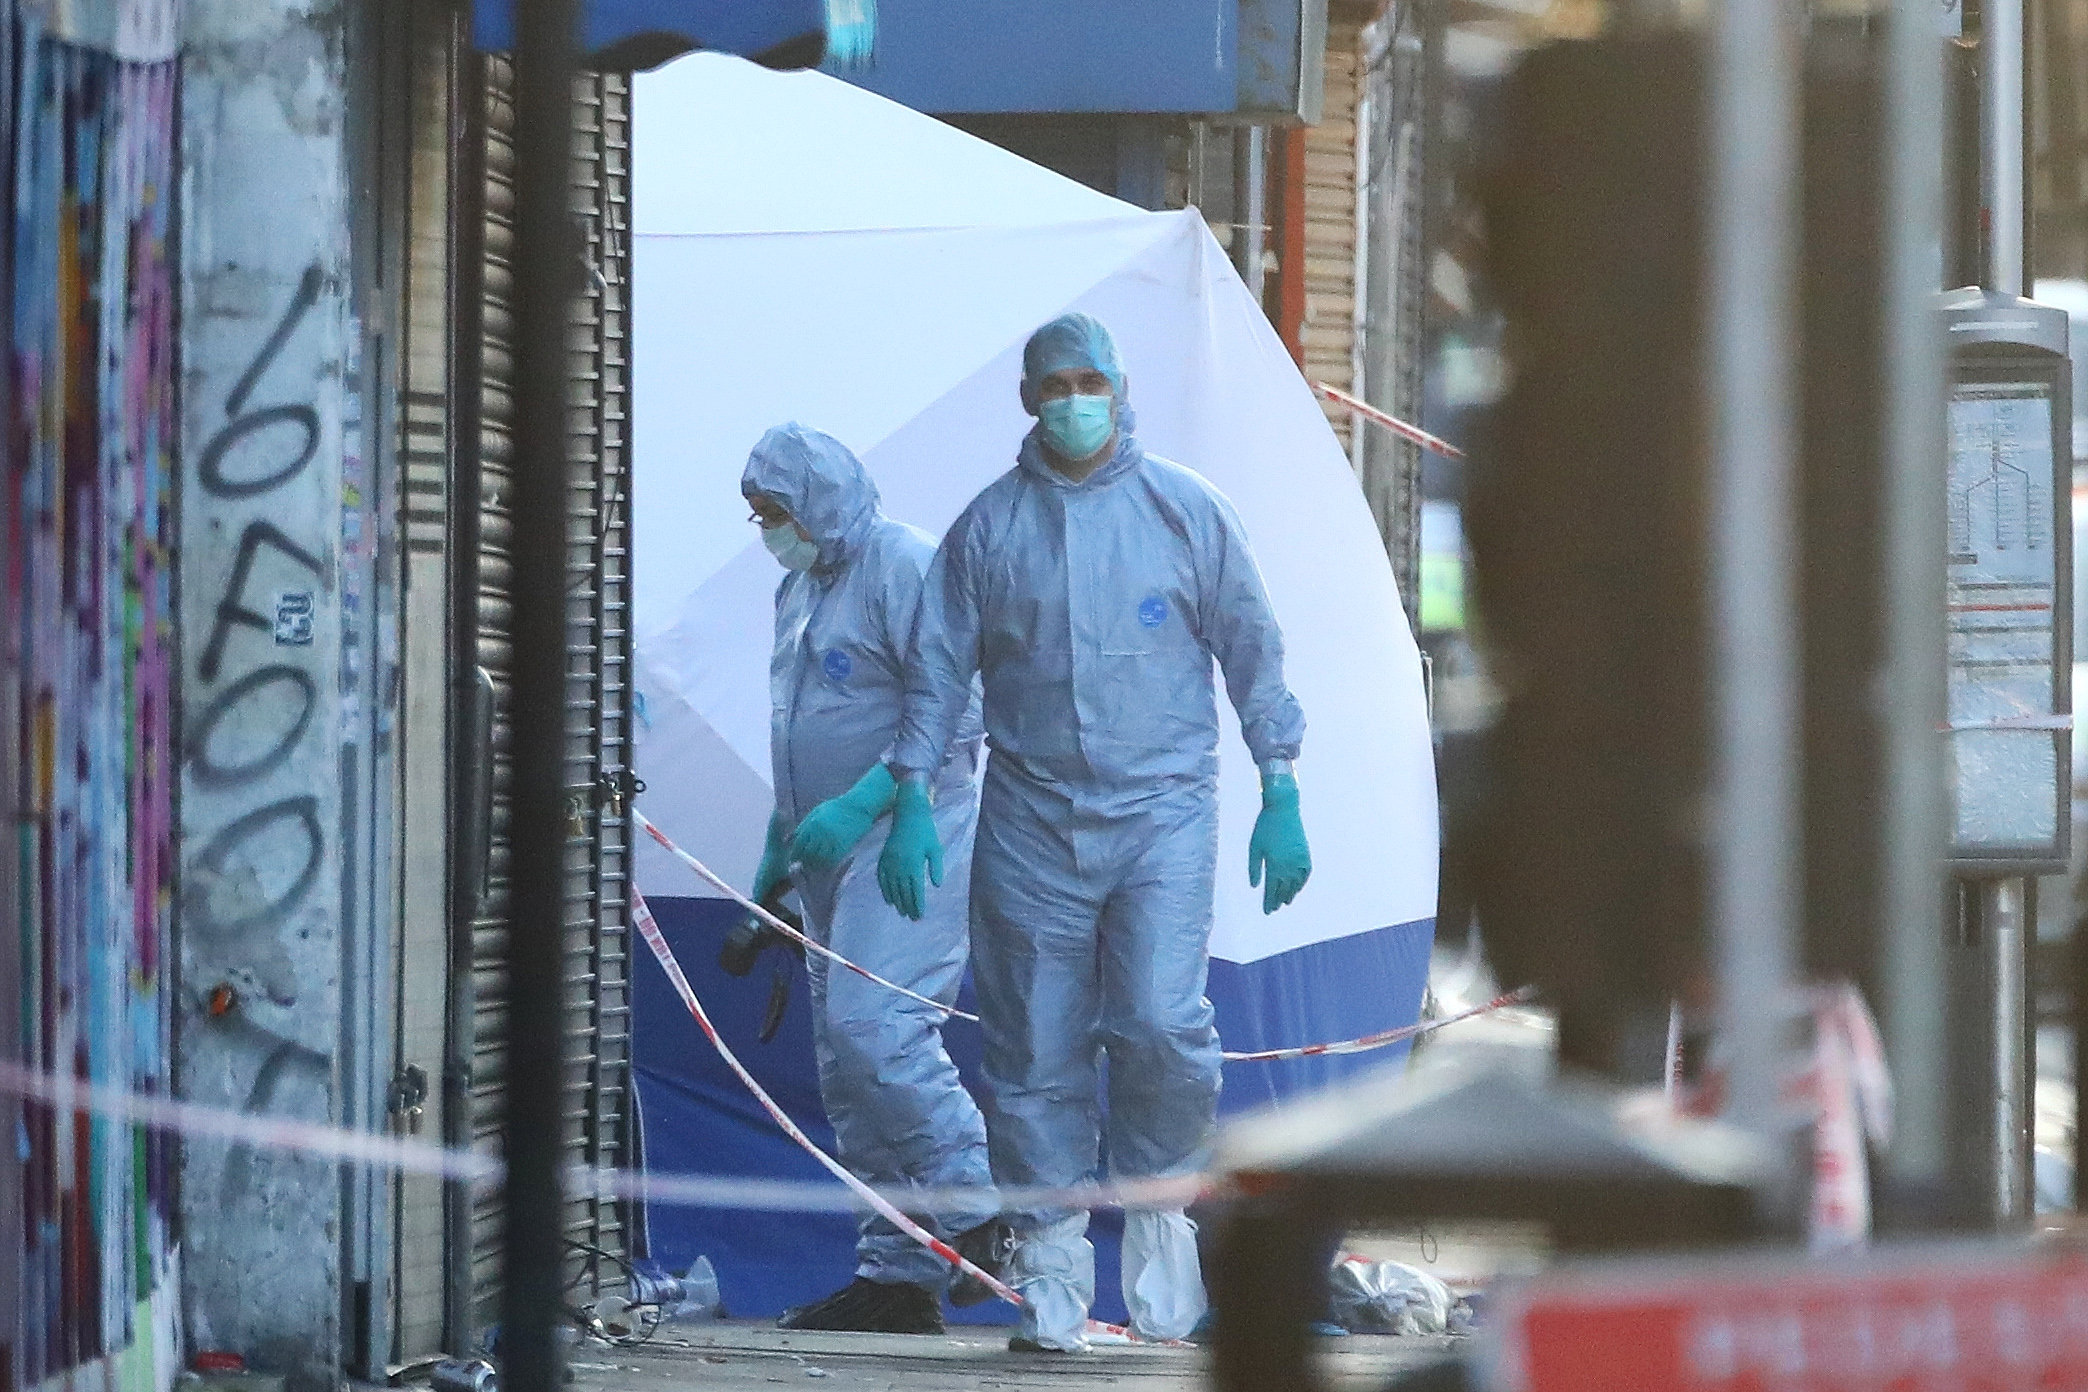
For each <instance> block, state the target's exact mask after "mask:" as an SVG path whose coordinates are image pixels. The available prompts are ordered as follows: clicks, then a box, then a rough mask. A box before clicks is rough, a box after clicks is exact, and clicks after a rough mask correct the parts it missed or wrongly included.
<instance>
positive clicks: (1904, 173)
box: [1877, 0, 1950, 1194]
mask: <svg viewBox="0 0 2088 1392" xmlns="http://www.w3.org/2000/svg"><path fill="white" fill-rule="evenodd" d="M1886 61H1887V73H1886V94H1885V102H1886V119H1885V120H1884V121H1883V122H1882V125H1883V129H1884V133H1885V141H1886V148H1885V170H1884V175H1885V198H1884V212H1885V215H1884V218H1883V224H1884V236H1885V239H1886V245H1885V297H1886V302H1885V314H1884V334H1885V342H1884V344H1883V345H1882V352H1881V353H1880V356H1879V362H1880V364H1881V367H1880V371H1881V373H1882V375H1883V379H1884V383H1883V389H1884V394H1885V429H1884V435H1885V439H1884V449H1885V459H1884V465H1883V468H1882V469H1881V470H1880V477H1881V479H1882V482H1883V486H1884V489H1885V494H1886V496H1885V500H1884V507H1883V522H1884V532H1885V535H1884V565H1883V571H1884V573H1883V576H1882V581H1883V588H1884V593H1883V594H1882V596H1881V597H1880V606H1881V609H1882V611H1883V614H1884V638H1885V652H1884V659H1885V660H1884V667H1883V670H1882V671H1881V672H1880V678H1881V679H1880V681H1879V684H1878V687H1877V690H1878V692H1879V693H1880V695H1879V699H1880V700H1881V701H1883V702H1884V703H1885V704H1884V718H1883V725H1884V730H1883V735H1884V751H1885V762H1886V768H1885V797H1884V799H1883V803H1882V806H1881V807H1880V810H1879V815H1880V817H1881V818H1882V819H1883V823H1884V824H1883V827H1882V828H1881V835H1882V856H1881V861H1882V864H1881V869H1882V873H1883V875H1884V879H1885V883H1884V886H1883V893H1882V896H1881V898H1882V901H1883V908H1884V918H1883V936H1882V941H1881V942H1880V944H1879V952H1880V961H1879V962H1878V980H1879V982H1880V983H1881V984H1882V999H1881V1000H1879V1001H1878V1002H1877V1004H1878V1006H1879V1010H1880V1013H1881V1015H1882V1017H1883V1020H1882V1028H1883V1031H1884V1035H1885V1052H1886V1056H1887V1057H1888V1058H1890V1059H1891V1060H1892V1070H1893V1076H1894V1079H1895V1081H1896V1082H1897V1084H1898V1086H1897V1088H1896V1089H1895V1091H1896V1094H1897V1095H1896V1097H1895V1099H1894V1118H1893V1129H1892V1130H1893V1134H1892V1148H1891V1151H1890V1153H1889V1155H1888V1159H1887V1172H1888V1174H1889V1175H1890V1176H1891V1183H1892V1186H1893V1187H1894V1188H1896V1189H1898V1190H1899V1191H1900V1192H1901V1193H1903V1194H1920V1193H1926V1194H1936V1193H1937V1192H1939V1191H1940V1188H1941V1186H1942V1184H1943V1183H1944V1180H1945V1176H1946V1174H1947V1170H1948V1163H1949V1152H1950V1146H1949V1134H1950V1130H1949V1127H1950V1107H1949V1095H1950V1089H1949V1071H1950V1055H1949V1047H1948V1046H1949V1036H1948V1033H1947V1029H1946V1025H1945V1021H1947V1020H1948V1018H1949V1009H1948V1001H1949V986H1948V982H1947V980H1946V977H1945V974H1944V962H1945V945H1944V936H1943V934H1942V932H1941V931H1940V930H1939V926H1938V923H1937V918H1938V914H1937V906H1938V904H1939V903H1940V902H1941V899H1942V893H1941V891H1942V880H1943V877H1942V870H1941V862H1942V853H1943V842H1942V835H1943V831H1942V829H1943V778H1942V746H1941V743H1940V741H1939V740H1938V738H1937V735H1936V730H1937V728H1938V727H1939V725H1940V724H1941V722H1942V719H1943V548H1942V545H1941V538H1942V537H1943V535H1944V525H1943V488H1942V480H1943V479H1944V477H1945V474H1944V467H1943V362H1944V349H1943V330H1942V325H1941V324H1940V323H1939V322H1938V318H1937V314H1936V307H1935V302H1936V292H1937V291H1938V290H1939V289H1940V288H1941V287H1939V286H1938V285H1937V284H1936V276H1937V268H1936V264H1935V256H1936V253H1935V248H1936V246H1937V244H1938V242H1939V240H1940V238H1941V235H1942V226H1943V54H1942V47H1941V44H1940V43H1939V42H1938V40H1937V38H1936V32H1935V12H1934V6H1933V4H1932V3H1931V0H1893V3H1892V16H1891V23H1890V25H1889V27H1888V32H1887V35H1886Z"/></svg>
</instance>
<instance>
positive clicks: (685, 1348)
mask: <svg viewBox="0 0 2088 1392" xmlns="http://www.w3.org/2000/svg"><path fill="white" fill-rule="evenodd" d="M1007 1340H1008V1334H1007V1330H1006V1329H998V1328H981V1327H977V1326H972V1327H965V1328H960V1329H958V1330H955V1331H953V1332H952V1333H950V1334H947V1335H939V1336H930V1335H918V1334H913V1335H909V1334H813V1333H799V1332H793V1331H785V1330H780V1329H776V1328H774V1327H773V1326H770V1325H767V1324H759V1323H754V1322H751V1321H737V1320H724V1321H716V1322H704V1323H679V1322H677V1323H673V1324H669V1325H666V1326H664V1327H663V1328H661V1329H660V1330H659V1332H658V1333H657V1334H655V1335H654V1337H653V1338H652V1340H651V1342H649V1343H646V1344H643V1345H638V1346H604V1345H601V1344H594V1343H583V1344H582V1345H581V1346H580V1347H578V1348H576V1349H574V1350H573V1352H572V1356H571V1362H570V1366H571V1368H572V1370H573V1380H572V1384H571V1385H572V1387H573V1389H574V1392H681V1389H684V1388H689V1389H702V1392H755V1389H759V1392H769V1389H771V1388H774V1387H805V1388H821V1389H832V1392H842V1389H847V1390H848V1392H958V1389H963V1390H964V1392H972V1389H986V1390H987V1392H1029V1389H1033V1388H1034V1389H1052V1392H1074V1389H1094V1390H1095V1392H1100V1389H1104V1388H1117V1389H1122V1390H1123V1392H1178V1390H1179V1392H1190V1390H1191V1389H1196V1390H1197V1392H1202V1389H1205V1388H1208V1387H1209V1386H1210V1379H1209V1367H1210V1354H1209V1353H1207V1352H1206V1351H1205V1350H1203V1349H1195V1348H1158V1347H1152V1346H1148V1345H1129V1346H1113V1347H1100V1346H1098V1347H1096V1348H1093V1349H1091V1350H1089V1351H1088V1352H1087V1353H1084V1354H1022V1353H1010V1352H1008V1347H1007ZM1455 1342H1456V1341H1454V1340H1452V1339H1450V1338H1394V1337H1392V1336H1389V1335H1361V1334H1357V1335H1350V1336H1349V1337H1348V1338H1345V1339H1325V1340H1322V1341H1320V1347H1321V1351H1322V1352H1321V1358H1322V1360H1323V1361H1322V1367H1323V1370H1324V1374H1325V1377H1326V1380H1327V1385H1328V1386H1329V1387H1330V1388H1332V1389H1338V1392H1379V1389H1381V1388H1382V1387H1383V1386H1384V1385H1385V1384H1386V1382H1388V1381H1389V1380H1390V1379H1391V1378H1392V1376H1393V1374H1395V1373H1397V1372H1400V1371H1402V1370H1404V1369H1407V1368H1412V1367H1414V1366H1416V1365H1417V1364H1420V1363H1423V1362H1426V1361H1428V1360H1430V1359H1432V1358H1434V1357H1436V1356H1439V1355H1440V1354H1442V1353H1443V1352H1444V1351H1445V1350H1447V1349H1449V1348H1450V1347H1452V1346H1453V1344H1454V1343H1455Z"/></svg>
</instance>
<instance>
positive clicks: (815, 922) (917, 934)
mask: <svg viewBox="0 0 2088 1392" xmlns="http://www.w3.org/2000/svg"><path fill="white" fill-rule="evenodd" d="M740 487H741V492H742V493H743V494H744V495H745V497H746V499H747V502H748V504H749V506H750V507H751V508H752V509H753V513H754V520H755V521H756V522H758V523H759V524H760V525H761V527H762V540H763V542H764V543H765V544H766V545H767V546H768V549H769V550H770V552H771V553H772V554H774V556H775V557H776V559H777V560H778V561H779V562H780V563H781V564H782V565H783V567H784V571H785V573H784V576H783V581H782V583H781V584H780V585H779V586H778V587H777V589H776V639H775V648H774V651H773V655H772V656H771V658H770V662H769V692H770V698H771V706H772V711H771V724H770V749H771V757H772V761H773V764H774V774H775V786H776V810H775V814H774V816H773V817H772V818H771V819H770V822H769V829H768V839H767V844H766V847H765V850H764V852H763V855H762V859H761V866H760V868H759V870H757V871H756V874H755V884H754V889H753V898H755V899H756V900H760V899H762V898H764V897H766V896H767V895H768V893H769V892H770V891H771V890H772V889H774V888H775V887H776V886H777V885H778V884H779V883H781V882H782V880H783V879H784V878H785V877H786V876H787V877H788V878H789V879H790V880H791V882H792V884H793V885H794V886H795V887H796V889H797V893H798V898H799V901H800V904H801V906H802V908H803V910H804V918H805V929H806V932H807V933H808V934H810V935H811V936H812V937H813V938H815V939H817V940H818V941H820V942H822V943H824V944H826V945H827V946H829V947H831V948H833V949H834V950H835V951H837V952H839V953H840V954H841V955H842V956H844V957H847V958H849V959H850V960H852V961H855V962H858V963H860V964H861V965H863V966H865V967H867V968H869V969H870V970H871V971H874V972H876V973H878V974H879V975H880V976H884V977H886V978H888V979H890V980H892V981H896V982H898V983H899V984H901V985H903V986H906V987H907V988H908V989H910V990H914V991H918V992H919V993H921V994H922V995H924V996H927V997H929V998H930V999H932V1000H941V1001H954V1000H955V999H956V995H957V988H958V985H959V983H960V981H961V979H962V977H963V975H964V963H965V939H966V924H965V904H964V895H963V892H962V889H963V882H964V878H965V870H966V867H967V866H968V865H969V863H970V859H971V843H972V832H973V827H974V825H975V822H976V808H977V802H976V783H975V768H976V762H977V758H978V724H977V720H978V717H977V712H976V711H975V710H974V711H973V712H971V713H970V715H969V717H968V718H963V723H965V724H966V725H967V726H968V728H967V729H965V730H963V731H960V733H959V735H958V737H957V738H955V739H953V740H951V741H950V743H949V745H948V751H947V757H944V758H939V759H938V760H937V761H936V764H935V767H934V769H933V771H932V778H931V782H932V785H933V787H934V790H935V796H936V804H937V805H936V809H935V813H934V822H935V827H936V832H937V834H938V836H940V837H941V838H942V839H943V840H944V841H945V843H946V844H947V845H948V846H949V847H950V849H951V854H952V857H953V859H952V864H953V866H954V867H955V873H954V876H953V878H954V880H955V885H956V888H957V889H958V893H956V894H955V895H953V896H951V898H950V899H949V901H948V902H946V903H939V904H937V905H936V908H935V912H934V913H932V914H929V915H927V916H926V917H924V918H923V919H921V920H920V921H919V922H908V921H907V920H906V919H904V918H901V917H900V916H899V915H898V914H897V913H895V912H893V910H892V909H891V908H890V907H889V906H888V905H887V904H886V903H885V902H884V900H883V898H882V897H881V896H880V895H879V893H878V886H877V880H876V873H875V872H876V865H875V862H874V861H873V859H872V858H871V851H873V850H874V849H875V848H876V847H877V846H878V845H880V844H881V840H878V841H871V842H870V843H869V847H870V850H866V851H864V852H863V853H861V854H858V853H857V850H856V847H857V844H858V843H859V842H862V841H863V839H864V838H865V836H867V835H868V834H869V832H870V831H871V830H872V829H873V828H874V827H877V826H879V825H880V824H881V822H882V821H883V820H884V819H885V817H886V814H887V810H888V809H889V808H890V806H891V803H892V798H893V782H892V777H891V775H890V774H889V773H888V772H886V769H885V759H886V757H887V756H888V754H889V753H890V751H891V745H892V740H893V738H894V736H895V735H896V734H897V733H898V728H899V713H900V701H901V692H902V681H903V671H904V666H903V663H904V651H905V646H906V644H907V642H908V640H909V637H910V635H911V633H912V630H913V624H914V614H915V610H916V608H917V606H918V604H919V602H920V595H921V585H922V580H923V573H924V572H925V571H926V569H927V567H928V562H929V560H930V558H931V557H932V556H933V554H934V542H933V541H932V539H931V538H929V537H928V535H927V534H926V533H924V532H922V531H920V530H919V529H917V528H914V527H909V526H907V525H905V524H904V523H901V522H896V521H894V520H892V519H891V518H889V517H887V516H885V514H884V513H883V511H882V510H880V508H879V507H878V497H877V488H876V485H875V484H873V483H872V482H871V481H870V476H869V475H868V474H867V473H866V472H864V469H863V466H862V464H861V463H860V462H859V461H858V460H857V459H856V457H855V456H854V455H853V454H851V453H850V452H849V450H848V448H847V447H846V446H844V445H843V444H842V443H841V442H840V441H838V440H835V439H833V438H832V437H830V436H827V435H823V434H821V433H819V432H818V431H816V430H808V429H806V428H805V427H804V426H801V425H796V424H791V425H784V426H780V427H778V428H777V429H774V430H771V431H769V432H768V434H766V435H764V436H763V437H762V438H761V442H760V443H759V444H757V445H756V446H755V447H754V451H753V453H752V455H751V456H750V457H749V458H748V461H747V468H746V473H745V475H744V477H743V478H742V480H741V485H740ZM960 715H962V713H960ZM806 965H807V967H808V969H809V971H810V975H811V978H812V1009H813V1042H814V1046H815V1049H816V1052H817V1055H818V1061H819V1088H820V1096H821V1098H822V1099H823V1100H824V1101H825V1103H826V1110H827V1117H828V1119H829V1120H830V1121H832V1123H833V1126H834V1136H835V1140H836V1141H837V1143H838V1147H839V1150H840V1159H841V1160H842V1162H843V1163H844V1164H846V1165H847V1166H848V1167H849V1168H850V1169H851V1170H853V1171H854V1172H855V1173H856V1174H858V1175H860V1176H861V1177H862V1178H864V1179H866V1180H868V1181H869V1182H870V1183H872V1184H874V1185H876V1186H878V1187H879V1188H883V1189H905V1188H908V1187H909V1186H930V1187H936V1188H956V1189H965V1188H969V1189H972V1190H975V1191H976V1194H975V1196H974V1197H972V1198H969V1199H958V1200H951V1201H944V1202H940V1203H936V1204H929V1205H924V1206H923V1208H924V1210H925V1211H924V1212H923V1213H920V1214H917V1216H918V1217H920V1218H921V1220H922V1222H923V1223H924V1225H925V1226H927V1227H928V1228H930V1229H931V1230H932V1231H934V1232H935V1233H936V1235H937V1236H940V1237H942V1238H944V1239H945V1240H947V1241H950V1242H952V1243H953V1244H954V1245H955V1246H956V1247H957V1248H958V1250H959V1251H961V1252H963V1253H964V1255H965V1256H966V1257H968V1258H970V1259H971V1260H972V1261H974V1262H975V1263H977V1264H978V1265H980V1266H981V1267H984V1268H985V1269H987V1270H988V1271H992V1272H996V1273H997V1272H998V1270H999V1267H1000V1262H1001V1259H1002V1258H1003V1257H1004V1256H1005V1253H1006V1240H1007V1238H1006V1229H1005V1226H1004V1225H1003V1224H1001V1223H999V1222H997V1221H996V1219H995V1210H996V1208H997V1206H998V1204H997V1200H996V1198H995V1195H994V1192H993V1189H992V1181H991V1178H990V1174H989V1171H988V1166H987V1159H986V1132H985V1128H984V1125H983V1124H982V1122H981V1121H980V1117H979V1109H978V1107H977V1106H976V1105H975V1104H974V1103H973V1101H972V1099H971V1095H970V1094H969V1093H967V1092H966V1091H965V1090H964V1087H963V1085H962V1084H961V1083H960V1082H959V1081H958V1078H957V1069H956V1068H955V1066H954V1065H952V1064H951V1062H950V1057H949V1055H948V1054H947V1053H946V1052H945V1051H944V1049H943V1043H942V1033H941V1025H942V1020H943V1016H942V1015H941V1014H940V1013H939V1012H938V1011H936V1010H934V1009H933V1008H932V1007H930V1006H927V1005H923V1004H921V1003H920V1002H918V1001H912V1000H909V999H907V998H906V997H904V996H902V995H899V994H898V993H896V992H894V991H892V990H890V989H889V988H887V987H884V986H880V985H877V984H876V983H875V982H871V981H867V980H865V979H863V978H862V977H860V976H857V975H856V974H854V973H853V972H850V971H847V970H845V969H843V968H840V967H835V966H832V965H831V964H830V963H829V962H828V960H827V959H826V958H824V957H820V956H816V955H815V956H812V957H810V958H808V959H807V962H806ZM945 1286H948V1287H949V1293H950V1298H951V1300H952V1301H953V1302H955V1303H957V1304H960V1305H963V1304H972V1303H976V1302H977V1301H979V1300H983V1299H985V1298H986V1296H987V1294H988V1293H987V1291H986V1289H985V1288H984V1287H983V1286H981V1285H979V1284H978V1283H977V1282H976V1281H975V1280H972V1279H970V1278H961V1279H959V1280H958V1281H957V1282H956V1283H955V1284H951V1283H950V1268H949V1267H948V1266H947V1264H946V1263H945V1262H944V1261H943V1260H942V1259H941V1258H940V1257H937V1256H936V1255H935V1254H934V1253H932V1252H930V1251H928V1250H926V1249H925V1248H923V1247H921V1246H920V1245H919V1244H917V1243H916V1242H914V1241H913V1240H912V1239H911V1238H909V1237H907V1236H906V1235H905V1234H903V1233H901V1232H900V1231H899V1230H898V1229H897V1228H895V1227H893V1226H892V1225H891V1224H890V1223H888V1222H886V1221H885V1220H884V1219H882V1218H877V1217H875V1216H872V1217H870V1218H867V1219H865V1220H864V1222H863V1225H862V1236H861V1239H860V1241H859V1242H858V1244H857V1248H856V1276H855V1279H854V1280H853V1281H852V1282H850V1283H849V1285H847V1286H846V1287H844V1288H843V1289H841V1290H840V1291H837V1292H836V1293H835V1294H833V1295H831V1296H829V1297H827V1298H826V1299H824V1300H821V1301H818V1302H816V1303H814V1304H810V1305H804V1306H799V1307H797V1308H795V1309H793V1310H790V1311H788V1312H786V1313H785V1314H784V1316H783V1318H782V1320H781V1323H782V1324H783V1325H784V1327H786V1328H791V1329H843V1330H866V1331H873V1332H880V1333H894V1334H927V1333H939V1332H941V1330H942V1328H943V1321H942V1312H941V1308H940V1304H939V1301H938V1296H939V1295H940V1293H941V1292H942V1291H943V1289H944V1288H945Z"/></svg>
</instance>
